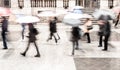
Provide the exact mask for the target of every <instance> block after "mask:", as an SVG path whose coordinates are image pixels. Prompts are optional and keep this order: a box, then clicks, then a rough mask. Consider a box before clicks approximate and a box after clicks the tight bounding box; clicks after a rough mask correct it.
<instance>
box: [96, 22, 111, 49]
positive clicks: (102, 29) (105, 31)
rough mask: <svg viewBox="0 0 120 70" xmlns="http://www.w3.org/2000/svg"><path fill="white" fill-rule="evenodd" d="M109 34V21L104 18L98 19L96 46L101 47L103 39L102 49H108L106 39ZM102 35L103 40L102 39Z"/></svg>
mask: <svg viewBox="0 0 120 70" xmlns="http://www.w3.org/2000/svg"><path fill="white" fill-rule="evenodd" d="M110 34H111V25H110V23H109V21H107V20H106V21H104V20H100V21H99V32H98V35H99V37H100V38H99V45H98V47H102V41H104V49H103V51H107V50H108V40H109V37H110ZM103 37H104V40H103Z"/></svg>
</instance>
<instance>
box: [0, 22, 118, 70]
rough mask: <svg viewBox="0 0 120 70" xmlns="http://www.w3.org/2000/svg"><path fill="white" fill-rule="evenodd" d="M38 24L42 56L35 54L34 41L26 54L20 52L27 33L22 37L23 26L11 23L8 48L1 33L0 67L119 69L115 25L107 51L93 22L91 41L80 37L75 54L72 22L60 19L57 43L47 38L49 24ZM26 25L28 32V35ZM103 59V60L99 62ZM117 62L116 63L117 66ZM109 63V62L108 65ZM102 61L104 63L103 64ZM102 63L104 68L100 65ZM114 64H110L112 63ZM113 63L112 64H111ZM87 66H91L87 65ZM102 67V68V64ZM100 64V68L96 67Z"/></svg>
mask: <svg viewBox="0 0 120 70" xmlns="http://www.w3.org/2000/svg"><path fill="white" fill-rule="evenodd" d="M35 27H36V28H37V29H38V31H39V35H38V36H37V39H38V40H37V45H38V47H39V51H40V54H41V57H40V58H39V57H34V55H36V50H35V47H34V45H33V44H31V45H30V49H29V50H28V52H27V54H26V57H23V56H22V55H20V53H21V52H23V51H24V50H25V48H26V47H27V37H25V39H24V40H22V38H21V26H20V25H19V24H17V25H9V32H8V37H7V38H8V48H9V49H8V50H3V49H2V48H3V45H2V40H1V37H0V45H1V46H0V69H1V70H119V69H120V65H119V64H120V62H118V61H119V59H118V58H120V44H119V43H120V38H119V36H120V32H119V31H120V29H119V28H117V29H115V28H114V27H112V35H111V38H110V41H109V48H108V51H102V48H103V47H98V37H97V34H96V32H97V30H98V26H97V25H94V28H93V30H92V31H91V34H90V35H91V39H92V42H91V43H89V44H88V43H86V40H85V39H82V40H81V41H79V44H80V45H79V48H80V49H79V50H75V55H74V56H72V55H71V52H72V43H71V42H70V41H69V38H70V28H71V27H70V26H66V25H64V24H61V23H59V24H58V25H57V27H58V34H59V35H60V37H61V39H60V40H59V41H58V43H57V44H56V43H55V42H54V39H53V40H51V41H49V42H47V41H46V40H47V39H48V36H49V28H48V24H37V25H35ZM27 33H28V31H27V27H26V33H25V35H26V36H27ZM100 62H102V63H100ZM115 63H116V66H114V65H115ZM106 64H107V65H106ZM103 65H105V66H104V67H103ZM99 66H100V67H101V68H99ZM110 66H111V67H110ZM112 66H113V67H112ZM87 67H88V68H87ZM102 67H103V68H102ZM97 68H98V69H97Z"/></svg>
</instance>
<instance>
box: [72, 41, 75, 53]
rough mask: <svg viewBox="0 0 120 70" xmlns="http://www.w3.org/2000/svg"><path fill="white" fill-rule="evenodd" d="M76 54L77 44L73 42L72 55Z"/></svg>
mask: <svg viewBox="0 0 120 70" xmlns="http://www.w3.org/2000/svg"><path fill="white" fill-rule="evenodd" d="M74 52H75V42H73V48H72V55H74Z"/></svg>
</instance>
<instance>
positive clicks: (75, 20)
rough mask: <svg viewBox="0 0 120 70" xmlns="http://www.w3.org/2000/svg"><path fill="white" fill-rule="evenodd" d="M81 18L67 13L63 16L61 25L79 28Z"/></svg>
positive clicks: (78, 15)
mask: <svg viewBox="0 0 120 70" xmlns="http://www.w3.org/2000/svg"><path fill="white" fill-rule="evenodd" d="M81 18H82V14H75V13H69V14H66V15H65V16H64V18H63V23H64V24H67V25H71V26H79V25H80V24H81V21H80V19H81Z"/></svg>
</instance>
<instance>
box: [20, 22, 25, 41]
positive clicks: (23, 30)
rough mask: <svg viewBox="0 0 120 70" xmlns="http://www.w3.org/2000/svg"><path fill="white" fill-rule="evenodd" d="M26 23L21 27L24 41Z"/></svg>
mask: <svg viewBox="0 0 120 70" xmlns="http://www.w3.org/2000/svg"><path fill="white" fill-rule="evenodd" d="M25 25H26V24H25V23H22V24H21V26H22V39H24V32H25Z"/></svg>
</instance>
